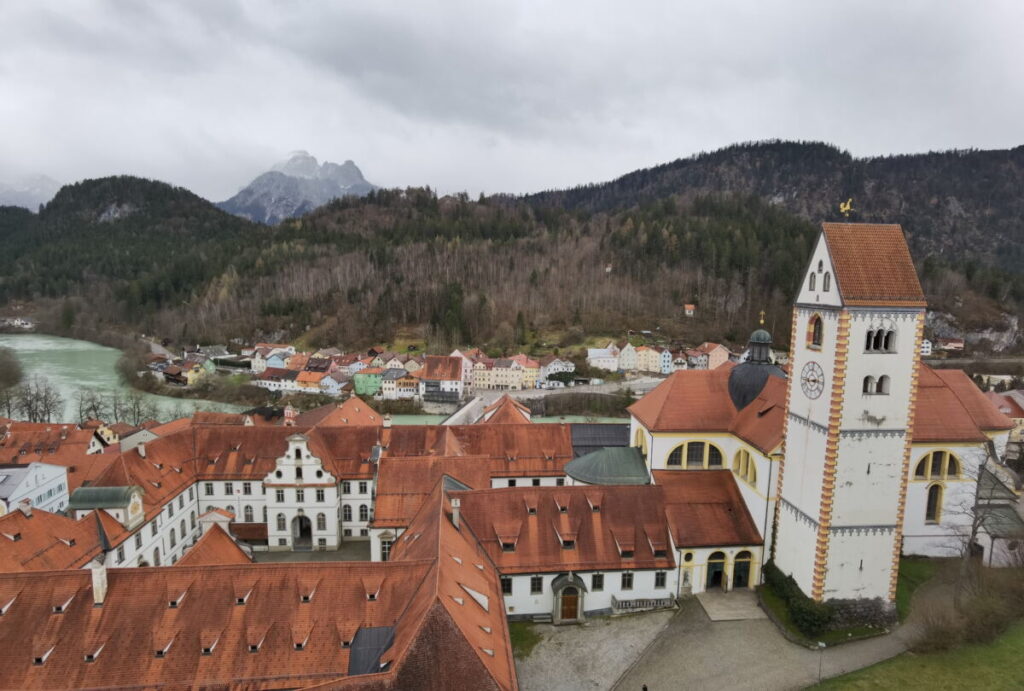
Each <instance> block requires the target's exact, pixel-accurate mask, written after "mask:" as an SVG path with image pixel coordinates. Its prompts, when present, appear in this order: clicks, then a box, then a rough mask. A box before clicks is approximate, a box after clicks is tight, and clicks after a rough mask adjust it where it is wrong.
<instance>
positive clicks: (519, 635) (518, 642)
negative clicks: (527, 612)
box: [508, 621, 543, 659]
mask: <svg viewBox="0 0 1024 691" xmlns="http://www.w3.org/2000/svg"><path fill="white" fill-rule="evenodd" d="M508 637H509V638H510V639H512V654H513V655H514V656H515V657H516V658H517V659H523V658H526V657H530V653H532V652H533V649H534V647H535V646H536V645H537V644H538V643H540V641H541V639H542V638H543V636H541V635H540V634H539V633H537V630H536V628H535V627H534V625H533V624H531V623H530V622H528V621H510V622H509V623H508Z"/></svg>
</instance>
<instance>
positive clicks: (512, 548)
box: [501, 542, 516, 552]
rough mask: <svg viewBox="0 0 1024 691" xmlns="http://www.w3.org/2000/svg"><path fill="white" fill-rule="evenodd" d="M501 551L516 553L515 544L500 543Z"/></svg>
mask: <svg viewBox="0 0 1024 691" xmlns="http://www.w3.org/2000/svg"><path fill="white" fill-rule="evenodd" d="M501 551H502V552H515V551H516V543H514V542H502V543H501Z"/></svg>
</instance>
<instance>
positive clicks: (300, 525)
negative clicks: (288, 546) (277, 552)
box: [292, 516, 313, 551]
mask: <svg viewBox="0 0 1024 691" xmlns="http://www.w3.org/2000/svg"><path fill="white" fill-rule="evenodd" d="M292 549H294V550H303V551H305V550H311V549H313V524H312V523H311V522H310V520H309V518H308V517H307V516H296V517H295V518H293V519H292Z"/></svg>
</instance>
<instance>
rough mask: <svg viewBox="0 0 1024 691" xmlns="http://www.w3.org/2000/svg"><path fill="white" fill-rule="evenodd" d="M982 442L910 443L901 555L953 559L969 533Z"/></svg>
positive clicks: (957, 554)
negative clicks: (964, 443)
mask: <svg viewBox="0 0 1024 691" xmlns="http://www.w3.org/2000/svg"><path fill="white" fill-rule="evenodd" d="M985 456H986V450H985V447H984V446H983V445H982V444H968V445H963V444H946V445H942V444H935V445H919V444H914V445H913V446H912V447H911V451H910V467H909V474H908V478H907V499H906V508H905V510H904V515H903V553H904V554H917V555H923V556H929V557H955V556H959V555H960V554H962V553H963V549H964V548H965V546H966V544H967V536H968V535H969V534H970V524H971V520H972V507H973V506H974V502H975V494H976V490H977V483H976V478H977V477H978V469H979V468H980V467H981V464H982V463H984V461H985Z"/></svg>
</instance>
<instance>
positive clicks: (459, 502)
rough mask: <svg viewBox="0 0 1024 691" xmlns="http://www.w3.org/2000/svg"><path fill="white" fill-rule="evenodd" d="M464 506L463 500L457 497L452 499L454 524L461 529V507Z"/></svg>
mask: <svg viewBox="0 0 1024 691" xmlns="http://www.w3.org/2000/svg"><path fill="white" fill-rule="evenodd" d="M461 506H462V500H461V499H459V498H458V497H456V498H455V499H452V524H453V525H454V526H455V529H456V530H458V529H459V508H460V507H461Z"/></svg>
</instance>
